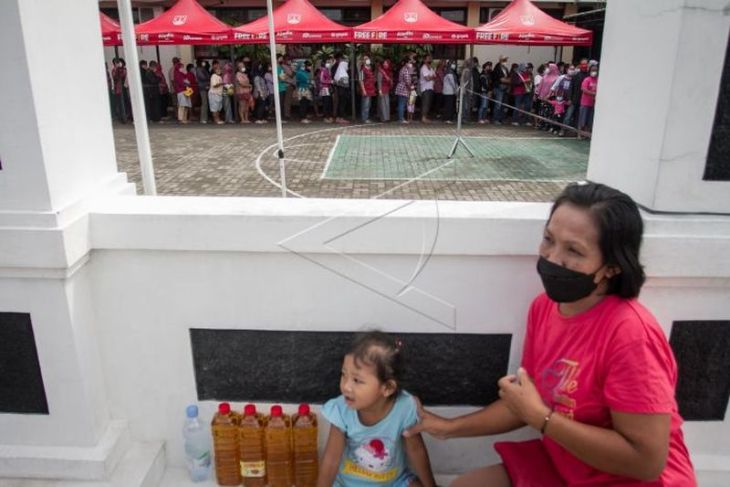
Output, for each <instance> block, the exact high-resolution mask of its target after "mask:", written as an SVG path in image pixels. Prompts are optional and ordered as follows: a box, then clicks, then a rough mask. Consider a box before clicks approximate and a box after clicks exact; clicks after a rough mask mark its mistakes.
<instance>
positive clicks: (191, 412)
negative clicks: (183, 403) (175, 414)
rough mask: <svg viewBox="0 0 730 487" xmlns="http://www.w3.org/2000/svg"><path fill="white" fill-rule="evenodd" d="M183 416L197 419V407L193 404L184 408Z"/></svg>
mask: <svg viewBox="0 0 730 487" xmlns="http://www.w3.org/2000/svg"><path fill="white" fill-rule="evenodd" d="M185 414H186V415H187V417H188V418H197V417H198V406H196V405H195V404H191V405H190V406H188V407H187V408H185Z"/></svg>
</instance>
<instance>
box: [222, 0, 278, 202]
mask: <svg viewBox="0 0 730 487" xmlns="http://www.w3.org/2000/svg"><path fill="white" fill-rule="evenodd" d="M272 10H273V7H272V5H271V0H266V13H267V15H268V16H269V54H270V56H271V78H272V80H273V81H274V115H275V117H276V142H277V144H278V146H279V150H277V151H276V156H277V157H278V158H279V175H280V177H281V197H282V198H286V167H285V166H284V135H283V133H282V130H281V99H280V98H279V66H278V64H277V62H276V38H275V37H274V36H275V34H274V15H273V14H272V13H271V12H272ZM232 52H233V51H231V53H232ZM232 55H233V54H231V56H232Z"/></svg>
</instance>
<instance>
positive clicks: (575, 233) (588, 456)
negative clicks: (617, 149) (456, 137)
mask: <svg viewBox="0 0 730 487" xmlns="http://www.w3.org/2000/svg"><path fill="white" fill-rule="evenodd" d="M642 234H643V222H642V218H641V214H640V213H639V209H638V207H637V205H636V203H635V202H634V201H633V200H632V199H631V198H630V197H629V196H627V195H626V194H624V193H622V192H620V191H618V190H616V189H613V188H610V187H608V186H605V185H602V184H597V183H573V184H571V185H569V186H567V187H566V188H565V189H564V190H563V192H562V193H561V194H560V195H559V196H558V198H557V199H556V201H555V202H554V203H553V206H552V209H551V211H550V215H549V217H548V220H547V223H546V225H545V228H544V230H543V238H542V243H541V244H540V247H539V251H538V253H539V258H538V260H537V273H538V275H539V276H540V279H541V281H542V284H543V287H544V289H545V293H544V294H541V295H539V296H538V297H537V298H535V300H534V301H533V302H532V305H531V306H530V309H529V312H528V315H527V329H526V332H525V335H524V336H525V338H524V343H523V350H522V363H521V367H519V368H518V370H517V373H516V374H510V375H507V376H505V377H503V378H502V379H500V380H499V382H498V385H499V399H498V400H496V401H495V402H493V403H492V404H490V405H489V406H487V407H486V408H484V409H481V410H479V411H476V412H474V413H471V414H468V415H465V416H459V417H455V418H444V417H441V416H437V415H435V414H433V413H431V412H429V411H426V410H424V409H423V407H420V405H419V414H418V416H419V418H420V422H419V423H418V424H417V425H416V426H414V427H413V428H411V429H410V430H407V431H406V432H405V433H404V434H405V436H406V437H408V436H410V435H413V434H416V433H421V432H424V431H425V432H427V433H430V434H431V435H433V436H435V437H438V438H457V437H470V436H488V435H495V434H501V433H506V432H508V431H513V430H516V429H518V428H522V427H525V426H527V427H529V428H530V429H532V430H533V431H534V432H539V433H540V435H541V438H539V439H534V440H527V441H521V442H498V443H496V444H495V449H496V450H497V452H498V453H499V455H500V456H501V458H502V463H501V464H497V465H492V466H490V467H485V468H480V469H478V470H474V471H472V472H469V473H467V474H466V475H463V476H462V477H460V478H458V479H456V480H455V481H454V482H453V483H452V484H451V487H467V486H482V485H489V486H493V487H508V486H510V485H539V486H543V487H547V486H558V485H560V486H565V485H568V486H570V485H621V486H627V487H641V486H647V487H649V486H677V487H680V486H681V487H696V486H697V480H696V478H695V474H694V471H693V467H692V463H691V461H690V457H689V453H688V451H687V447H686V445H685V442H684V437H683V433H682V428H681V426H682V418H681V416H680V415H679V412H678V408H677V402H676V399H675V390H676V385H677V364H676V360H675V358H674V354H673V353H672V349H671V348H670V346H669V343H668V342H667V339H666V336H665V335H664V332H663V331H662V328H661V326H660V325H659V323H658V322H657V320H656V318H655V317H654V316H653V315H652V313H651V312H650V311H649V310H648V309H647V308H645V307H644V306H643V305H642V304H641V303H640V302H639V301H638V299H637V297H638V295H639V292H640V290H641V287H642V285H643V284H644V281H645V275H644V271H643V268H642V265H641V262H640V260H639V250H640V247H641V240H642Z"/></svg>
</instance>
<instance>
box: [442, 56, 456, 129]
mask: <svg viewBox="0 0 730 487" xmlns="http://www.w3.org/2000/svg"><path fill="white" fill-rule="evenodd" d="M446 64H447V66H448V67H447V68H446V74H445V75H444V88H443V96H444V115H443V118H444V122H446V123H449V124H451V123H454V111H455V109H456V94H457V93H458V90H459V84H458V82H457V81H456V80H457V78H456V61H447V62H446Z"/></svg>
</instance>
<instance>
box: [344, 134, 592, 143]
mask: <svg viewBox="0 0 730 487" xmlns="http://www.w3.org/2000/svg"><path fill="white" fill-rule="evenodd" d="M343 135H346V136H347V137H369V138H372V137H399V138H405V137H410V138H416V137H431V138H436V137H443V138H449V139H452V140H453V139H454V136H453V135H430V134H426V135H411V134H401V135H363V134H343ZM463 137H464V138H465V139H490V140H555V141H558V142H567V141H574V142H584V140H582V139H581V140H579V139H576V138H574V137H570V138H565V137H493V136H490V135H464V136H463Z"/></svg>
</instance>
